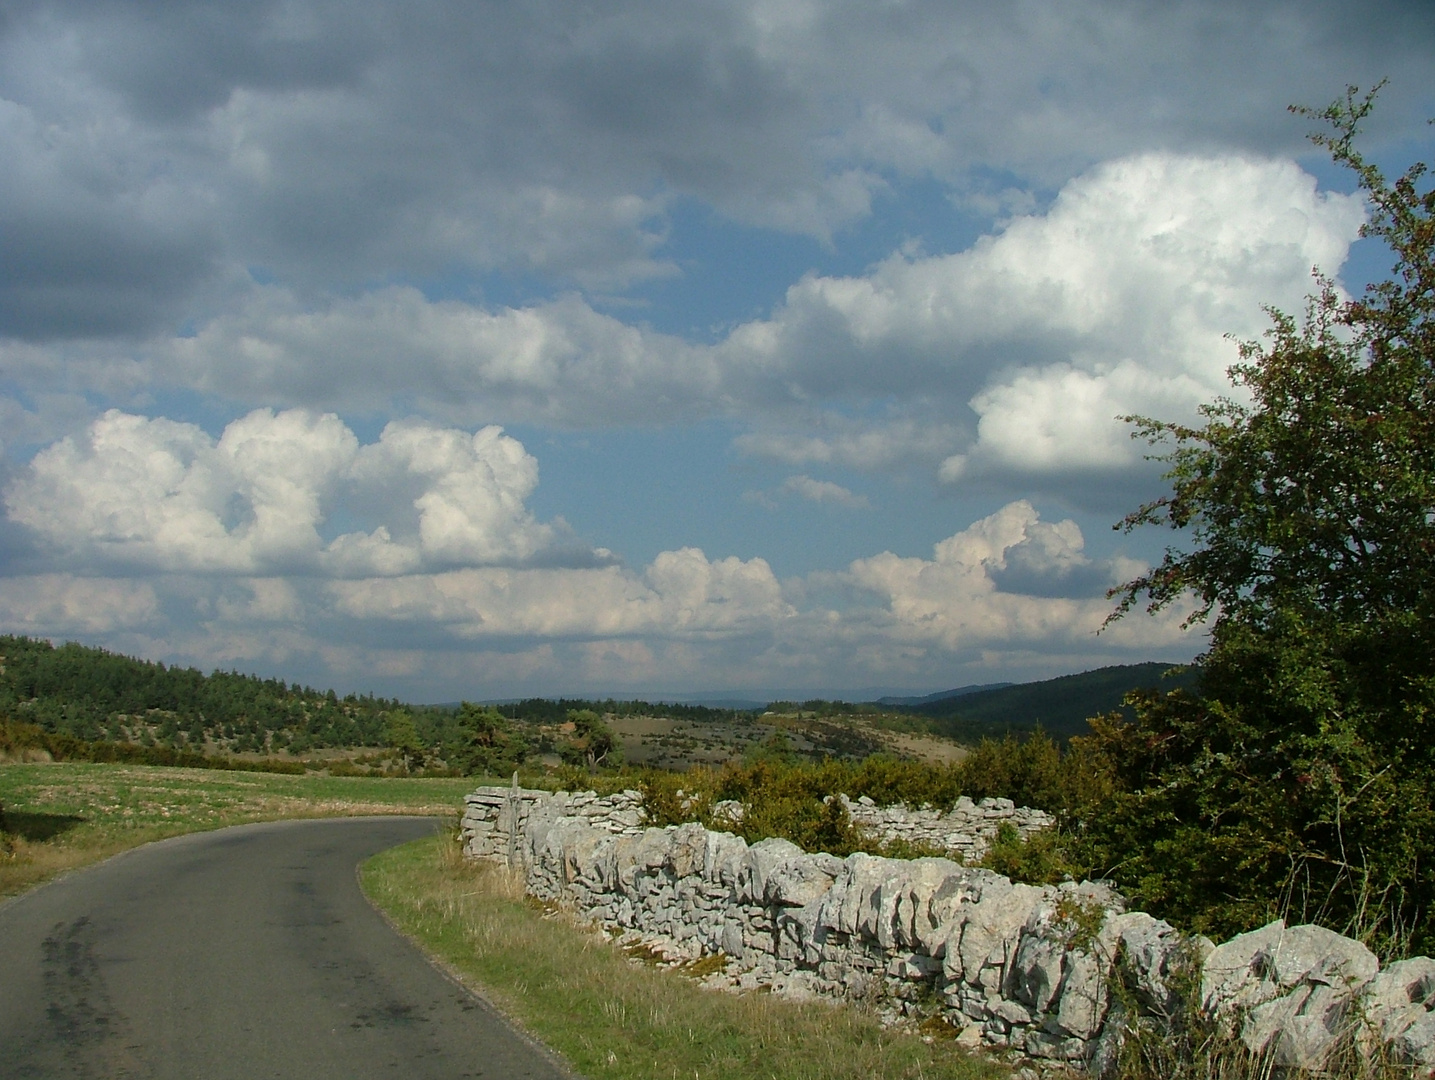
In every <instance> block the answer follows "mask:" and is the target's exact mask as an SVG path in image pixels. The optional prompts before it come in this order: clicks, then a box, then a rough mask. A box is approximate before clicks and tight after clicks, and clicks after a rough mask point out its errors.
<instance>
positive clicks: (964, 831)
mask: <svg viewBox="0 0 1435 1080" xmlns="http://www.w3.org/2000/svg"><path fill="white" fill-rule="evenodd" d="M837 797H838V798H839V799H841V800H842V805H843V806H845V807H846V808H847V813H848V814H849V815H850V816H851V818H852V822H853V824H854V825H856V826H857V827H858V828H860V829H862V830H863V831H864V832H866V833H868V834H869V835H871V836H875V837H876V838H877V839H879V840H881V841H882V842H883V843H891V842H893V841H897V840H900V841H905V842H907V843H916V844H925V845H927V846H929V847H934V848H938V849H939V850H942V851H945V852H947V853H948V854H950V855H953V856H955V857H957V858H959V859H960V860H961V861H962V862H965V863H968V864H971V863H977V862H980V861H981V859H982V856H983V855H985V854H986V852H987V848H988V847H989V846H990V845H991V842H992V839H993V838H994V837H995V836H996V834H997V830H998V829H1000V828H1001V827H1002V825H1004V824H1011V825H1012V826H1014V827H1015V828H1016V831H1017V833H1018V834H1019V835H1020V836H1021V838H1022V839H1023V840H1025V839H1027V838H1028V837H1030V836H1032V835H1033V834H1034V833H1038V832H1040V831H1041V830H1042V829H1049V828H1050V827H1051V826H1052V825H1054V824H1056V819H1055V818H1053V817H1052V816H1051V815H1050V814H1048V813H1047V812H1046V811H1044V810H1036V809H1033V808H1032V807H1029V806H1017V805H1016V804H1015V803H1014V802H1012V801H1011V800H1010V799H983V800H982V801H981V802H973V801H972V800H971V799H969V798H968V797H967V796H965V795H963V796H962V797H961V798H960V799H958V800H957V803H956V805H955V806H953V807H952V809H951V810H950V811H948V812H947V813H945V814H943V813H942V812H941V811H939V810H933V809H932V808H931V807H926V806H924V807H919V808H916V809H913V808H910V807H908V806H906V805H904V804H902V803H897V804H896V805H895V806H878V805H877V804H876V803H874V802H873V801H872V800H871V799H870V798H868V797H867V796H866V795H863V796H862V797H861V798H859V799H857V800H855V801H854V800H852V799H849V798H848V797H847V796H846V795H839V796H837Z"/></svg>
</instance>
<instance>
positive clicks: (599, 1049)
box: [362, 838, 1010, 1080]
mask: <svg viewBox="0 0 1435 1080" xmlns="http://www.w3.org/2000/svg"><path fill="white" fill-rule="evenodd" d="M362 881H363V884H364V889H365V891H366V892H367V893H368V894H369V896H370V898H371V899H373V900H374V901H375V902H376V903H377V904H378V905H379V906H380V907H381V908H383V909H384V910H385V911H386V912H388V914H389V916H390V917H391V918H392V919H393V920H394V921H395V923H396V924H397V925H398V926H400V927H401V928H402V929H403V930H404V931H405V932H406V933H408V934H409V935H410V936H411V937H413V938H414V939H415V940H416V941H417V942H418V943H419V944H420V945H421V946H422V947H423V948H425V949H426V950H427V951H428V952H429V953H430V954H431V955H433V956H435V957H437V958H438V959H439V960H440V961H442V962H443V963H444V964H445V965H446V966H448V967H449V968H450V969H451V970H453V971H454V972H455V973H457V974H458V975H459V976H460V977H461V978H462V979H464V981H465V982H467V983H468V984H469V985H471V986H474V987H476V988H479V989H480V990H481V992H482V993H484V995H485V996H487V997H488V998H489V999H490V1000H491V1001H493V1002H494V1003H495V1004H496V1005H497V1006H498V1007H499V1008H500V1009H501V1010H503V1011H504V1012H505V1013H506V1014H507V1015H509V1016H511V1017H513V1018H514V1019H515V1020H516V1021H517V1022H518V1023H519V1024H520V1025H521V1026H523V1027H524V1028H526V1029H527V1030H528V1031H530V1032H531V1033H532V1034H534V1035H535V1036H536V1037H538V1038H539V1039H541V1040H543V1041H544V1042H545V1043H546V1044H548V1045H549V1046H551V1047H553V1048H554V1049H555V1050H557V1051H558V1052H559V1053H560V1054H562V1055H564V1056H565V1057H566V1058H567V1059H568V1061H569V1062H571V1063H572V1065H573V1067H574V1068H575V1069H577V1070H578V1071H579V1072H581V1073H582V1074H584V1075H585V1076H589V1077H592V1078H593V1080H630V1078H631V1080H636V1078H640V1077H641V1078H645V1080H672V1078H674V1077H683V1078H687V1077H693V1078H694V1080H704V1078H709V1077H721V1078H730V1080H748V1078H751V1080H758V1078H762V1080H771V1078H774V1077H781V1078H783V1080H819V1078H820V1080H847V1078H850V1080H938V1078H949V1080H957V1078H962V1080H977V1078H996V1077H1006V1076H1009V1075H1010V1074H1009V1071H1008V1070H1006V1069H1004V1068H1002V1067H1000V1066H998V1065H994V1064H992V1063H990V1062H988V1061H985V1060H982V1059H979V1058H973V1057H969V1056H966V1055H965V1054H964V1053H963V1052H962V1051H960V1050H959V1049H958V1048H956V1047H955V1046H954V1045H953V1044H952V1043H951V1042H949V1041H937V1040H932V1041H926V1040H923V1039H922V1038H920V1037H917V1036H913V1035H906V1034H898V1033H895V1032H890V1031H886V1030H884V1029H883V1028H882V1027H881V1026H880V1025H879V1024H878V1023H877V1021H876V1019H875V1018H874V1017H873V1016H871V1015H870V1014H869V1013H866V1012H863V1011H860V1010H858V1009H855V1008H851V1007H846V1006H837V1005H833V1004H830V1003H825V1002H821V1003H810V1004H797V1003H794V1002H790V1001H787V1000H784V999H782V998H779V997H775V996H774V995H771V994H744V995H733V994H727V993H720V992H715V991H711V990H706V989H704V988H702V987H701V986H699V985H698V984H697V983H696V982H695V981H694V980H692V979H686V978H682V977H681V976H680V975H677V974H675V973H673V972H669V971H663V970H659V969H657V968H654V967H652V966H650V965H645V964H642V963H640V962H633V961H630V960H629V959H627V958H625V957H624V955H623V953H622V951H621V950H620V949H618V948H617V946H616V945H614V944H613V943H612V942H610V941H608V940H607V939H606V938H605V937H603V936H602V935H601V934H599V933H596V932H594V931H593V930H592V929H591V928H587V927H584V926H583V925H581V924H578V923H575V922H574V921H573V920H572V919H571V918H570V917H567V916H565V915H564V914H563V913H561V912H556V911H553V910H545V909H543V908H542V907H541V906H539V905H535V904H534V903H532V902H531V901H529V900H527V899H526V898H525V897H524V895H523V888H522V882H521V881H520V880H519V879H517V878H516V877H514V876H513V875H510V874H509V873H507V872H506V871H505V870H503V869H501V868H499V867H496V866H492V865H488V864H485V865H482V866H474V865H471V864H467V863H465V862H463V860H462V859H461V858H459V856H458V848H457V844H456V843H455V842H454V840H453V839H452V838H447V839H445V838H434V839H430V840H424V841H420V842H418V843H414V844H407V845H404V846H403V847H400V848H394V849H392V850H391V851H387V852H384V853H383V854H381V855H378V856H376V857H375V858H374V859H372V860H370V861H369V862H368V863H366V864H365V866H364V869H363V872H362Z"/></svg>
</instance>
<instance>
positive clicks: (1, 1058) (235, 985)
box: [0, 818, 565, 1080]
mask: <svg viewBox="0 0 1435 1080" xmlns="http://www.w3.org/2000/svg"><path fill="white" fill-rule="evenodd" d="M434 827H435V825H434V822H433V821H432V820H431V819H424V818H349V819H340V820H327V821H288V822H275V823H271V824H265V825H245V826H240V827H238V828H233V829H224V830H221V831H219V832H211V833H199V834H194V835H190V836H184V837H179V838H177V839H174V840H166V841H163V842H161V843H158V844H151V845H149V846H147V847H143V848H138V849H136V850H134V851H131V852H127V853H126V854H124V855H121V856H119V857H117V858H114V859H111V860H109V861H108V862H105V863H102V864H100V865H99V866H96V867H93V868H91V869H89V870H85V871H83V872H80V873H76V874H72V875H70V876H68V877H65V878H62V879H60V880H58V881H55V882H52V883H51V884H49V885H46V886H44V887H42V888H40V889H37V890H35V891H33V892H31V893H28V894H26V895H25V896H22V897H20V898H19V899H17V900H14V901H11V902H10V903H8V904H6V905H5V906H4V907H0V1077H3V1078H4V1080H10V1078H11V1077H104V1078H107V1080H108V1078H112V1077H146V1078H156V1080H159V1078H168V1077H174V1078H176V1080H181V1078H182V1080H225V1078H229V1077H233V1078H234V1080H259V1078H263V1077H285V1078H291V1077H292V1078H295V1080H327V1078H330V1077H333V1078H335V1080H367V1078H371V1077H385V1078H393V1077H402V1078H405V1080H408V1078H414V1080H419V1078H428V1077H435V1078H437V1077H443V1078H445V1080H452V1078H457V1077H485V1078H490V1080H507V1078H514V1080H517V1078H520V1077H532V1078H534V1080H559V1078H560V1077H563V1076H564V1075H565V1074H564V1073H563V1072H562V1071H561V1070H560V1069H559V1068H558V1067H557V1066H556V1065H555V1064H554V1063H553V1062H552V1061H551V1060H550V1059H548V1058H547V1057H546V1056H545V1055H544V1054H543V1052H542V1051H540V1050H539V1049H537V1048H536V1047H534V1046H533V1045H532V1044H530V1043H528V1042H527V1041H525V1040H524V1039H523V1038H522V1037H520V1036H519V1035H517V1034H516V1033H515V1032H513V1031H512V1030H511V1029H510V1028H509V1027H507V1026H506V1025H505V1024H504V1022H503V1021H502V1019H501V1018H499V1017H498V1016H497V1014H495V1013H494V1012H493V1011H492V1010H491V1009H489V1008H488V1007H487V1006H486V1005H485V1004H484V1003H482V1002H481V1001H479V1000H478V999H477V998H475V997H473V996H472V995H470V994H469V993H467V992H466V991H464V990H463V989H462V988H461V987H459V986H457V985H456V984H454V983H453V982H452V981H450V980H449V979H448V978H447V977H445V976H444V975H443V974H442V973H440V972H439V971H438V970H436V969H435V968H434V967H432V966H431V965H430V964H429V963H428V962H427V961H426V960H425V959H424V958H423V957H422V956H421V955H420V954H419V953H418V951H417V950H416V949H414V947H413V946H411V945H410V944H409V943H408V942H407V941H405V940H404V939H403V938H401V937H399V935H398V934H396V933H395V932H394V931H393V930H392V929H390V928H389V926H388V924H387V923H385V922H384V921H383V919H382V918H380V917H379V915H378V914H377V913H376V912H375V911H374V910H373V908H371V907H370V906H369V904H368V902H367V901H366V900H365V899H364V897H363V894H362V893H360V891H359V887H358V882H357V879H356V874H355V867H356V866H357V864H358V863H359V862H361V861H362V860H363V859H365V858H367V857H368V856H369V855H372V854H373V853H375V852H377V851H381V850H383V849H384V848H387V847H391V846H393V845H394V844H399V843H403V842H404V841H406V840H412V839H415V838H417V837H419V836H423V835H425V834H426V833H428V832H430V831H432V830H433V828H434Z"/></svg>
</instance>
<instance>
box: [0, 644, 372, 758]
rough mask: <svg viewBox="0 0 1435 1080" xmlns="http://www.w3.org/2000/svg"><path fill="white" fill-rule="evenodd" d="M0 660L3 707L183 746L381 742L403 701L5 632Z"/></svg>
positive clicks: (89, 737) (92, 732)
mask: <svg viewBox="0 0 1435 1080" xmlns="http://www.w3.org/2000/svg"><path fill="white" fill-rule="evenodd" d="M0 665H3V669H0V714H9V715H12V716H14V717H16V718H17V719H21V720H24V721H26V722H28V723H33V724H36V725H37V726H39V727H41V728H43V729H44V730H46V731H48V732H51V733H54V734H57V735H68V736H70V737H72V738H75V739H79V740H82V741H85V742H95V741H115V740H114V736H115V734H117V733H118V729H119V727H120V725H122V724H123V725H125V726H128V727H130V728H131V733H132V735H131V737H132V739H133V740H135V741H141V742H143V741H145V739H144V737H143V736H141V735H140V731H139V729H143V734H144V736H149V737H150V739H149V741H154V739H155V738H157V739H158V740H159V741H160V742H162V743H165V744H168V745H169V746H171V747H176V748H180V747H199V746H202V745H203V743H204V742H205V740H206V739H208V740H210V741H214V742H219V741H221V740H223V742H224V744H225V746H226V748H227V749H230V750H233V751H236V752H243V751H245V750H250V751H256V750H263V749H265V748H266V744H268V745H269V746H270V747H271V748H273V749H279V745H280V744H282V745H291V744H292V743H294V742H295V741H297V742H298V745H300V746H301V747H303V748H308V747H330V746H375V747H377V746H383V745H385V730H386V714H387V713H388V711H389V710H391V709H393V708H397V707H398V704H399V703H398V702H389V701H384V700H382V699H376V698H374V697H373V696H371V695H366V696H363V697H359V696H356V695H352V694H351V695H349V696H348V697H345V698H343V699H340V698H339V696H338V695H337V694H336V693H334V691H332V690H330V691H328V692H326V693H320V692H319V691H317V690H313V689H310V688H309V687H303V686H298V685H292V686H290V685H286V684H285V682H284V681H283V680H282V679H260V678H257V677H256V676H253V675H240V674H237V673H235V672H224V671H216V672H213V673H211V674H209V675H205V674H203V673H201V672H199V671H196V670H195V669H193V668H177V667H166V666H165V665H164V664H155V663H149V662H147V661H142V660H135V659H132V658H130V657H127V656H119V655H116V654H115V653H111V652H107V651H106V650H104V649H95V648H90V647H87V646H84V645H77V644H75V643H73V642H71V643H69V644H65V645H60V646H54V645H51V644H50V643H49V642H48V641H41V640H35V639H32V638H26V637H13V636H4V637H0ZM151 728H153V729H154V730H153V731H151V730H150V729H151ZM229 731H232V732H233V734H232V735H226V734H225V732H229ZM280 734H282V735H283V738H281V739H277V740H276V736H277V735H280Z"/></svg>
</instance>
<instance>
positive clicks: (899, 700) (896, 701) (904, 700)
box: [874, 682, 1016, 705]
mask: <svg viewBox="0 0 1435 1080" xmlns="http://www.w3.org/2000/svg"><path fill="white" fill-rule="evenodd" d="M1015 685H1016V684H1015V683H1009V682H993V683H973V684H972V685H971V686H959V687H957V688H956V689H955V690H938V691H937V692H936V693H935V694H924V695H923V696H922V697H880V698H878V699H877V700H876V701H875V702H874V704H876V705H931V704H934V703H936V702H938V701H949V700H950V699H952V698H955V697H967V696H968V695H969V694H980V693H982V692H983V691H984V690H1002V689H1005V688H1006V687H1008V686H1015Z"/></svg>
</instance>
